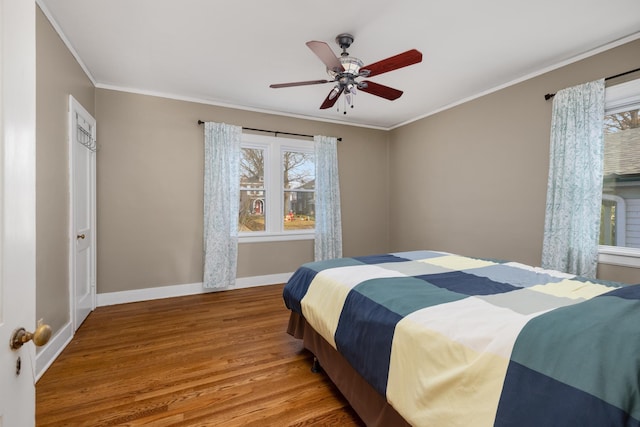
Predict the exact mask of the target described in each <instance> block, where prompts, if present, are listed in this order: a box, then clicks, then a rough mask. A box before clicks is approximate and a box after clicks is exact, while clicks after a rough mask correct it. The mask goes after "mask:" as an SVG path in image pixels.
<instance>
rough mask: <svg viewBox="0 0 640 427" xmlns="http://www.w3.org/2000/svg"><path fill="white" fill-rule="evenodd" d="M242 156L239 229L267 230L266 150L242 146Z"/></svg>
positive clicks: (241, 230)
mask: <svg viewBox="0 0 640 427" xmlns="http://www.w3.org/2000/svg"><path fill="white" fill-rule="evenodd" d="M240 156H241V157H240V188H241V190H240V212H239V215H238V231H240V232H243V231H265V219H264V218H265V217H264V213H265V210H266V206H265V204H266V194H265V188H264V150H262V149H259V148H242V152H241V154H240Z"/></svg>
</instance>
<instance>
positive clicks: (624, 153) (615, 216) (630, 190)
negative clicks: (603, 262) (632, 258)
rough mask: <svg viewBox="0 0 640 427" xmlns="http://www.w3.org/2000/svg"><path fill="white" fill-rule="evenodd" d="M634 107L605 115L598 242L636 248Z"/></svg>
mask: <svg viewBox="0 0 640 427" xmlns="http://www.w3.org/2000/svg"><path fill="white" fill-rule="evenodd" d="M638 112H639V110H638V109H630V110H629V111H624V112H620V113H615V114H608V115H606V116H605V122H604V123H605V135H604V181H603V189H602V194H603V203H602V218H601V224H600V244H602V245H612V246H626V247H632V248H640V123H639V121H638Z"/></svg>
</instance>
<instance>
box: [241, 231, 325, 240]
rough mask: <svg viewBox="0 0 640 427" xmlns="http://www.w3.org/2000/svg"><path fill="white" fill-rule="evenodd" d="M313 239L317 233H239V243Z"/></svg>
mask: <svg viewBox="0 0 640 427" xmlns="http://www.w3.org/2000/svg"><path fill="white" fill-rule="evenodd" d="M313 239H315V233H300V232H298V233H296V232H291V233H255V234H241V235H239V236H238V243H260V242H287V241H293V240H313Z"/></svg>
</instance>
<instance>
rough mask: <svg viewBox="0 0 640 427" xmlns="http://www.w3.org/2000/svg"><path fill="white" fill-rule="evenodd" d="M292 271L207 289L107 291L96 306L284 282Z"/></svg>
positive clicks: (179, 287)
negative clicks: (229, 285)
mask: <svg viewBox="0 0 640 427" xmlns="http://www.w3.org/2000/svg"><path fill="white" fill-rule="evenodd" d="M292 274H293V273H280V274H269V275H266V276H253V277H241V278H238V279H236V285H235V286H234V287H228V288H216V289H207V288H203V287H202V282H200V283H188V284H185V285H172V286H159V287H156V288H144V289H133V290H131V291H121V292H107V293H102V294H97V295H96V297H97V298H96V306H98V307H103V306H107V305H114V304H125V303H129V302H138V301H149V300H154V299H161V298H172V297H180V296H186V295H196V294H205V293H209V292H219V291H228V290H232V289H241V288H252V287H255V286H264V285H275V284H277V283H285V282H286V281H287V280H289V278H290V277H291V275H292Z"/></svg>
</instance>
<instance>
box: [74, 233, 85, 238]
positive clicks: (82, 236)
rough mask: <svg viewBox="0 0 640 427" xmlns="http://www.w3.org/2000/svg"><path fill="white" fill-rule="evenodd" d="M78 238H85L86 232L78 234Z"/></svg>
mask: <svg viewBox="0 0 640 427" xmlns="http://www.w3.org/2000/svg"><path fill="white" fill-rule="evenodd" d="M76 238H78V239H84V238H85V235H84V233H82V234H78V235H77V236H76Z"/></svg>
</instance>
